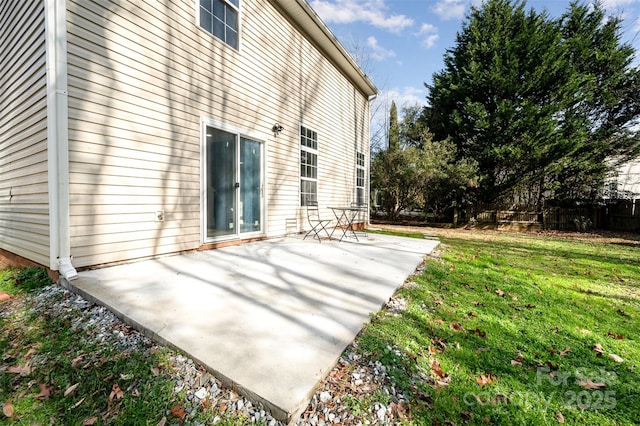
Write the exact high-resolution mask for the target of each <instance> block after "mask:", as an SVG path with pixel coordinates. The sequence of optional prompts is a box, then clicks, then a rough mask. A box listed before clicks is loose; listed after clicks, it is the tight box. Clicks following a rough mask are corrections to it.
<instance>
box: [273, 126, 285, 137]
mask: <svg viewBox="0 0 640 426" xmlns="http://www.w3.org/2000/svg"><path fill="white" fill-rule="evenodd" d="M283 130H284V127H282V126H281V125H280V124H279V123H276V124H274V125H273V127H272V128H271V131H272V132H273V135H274V136H278V133H280V132H281V131H283Z"/></svg>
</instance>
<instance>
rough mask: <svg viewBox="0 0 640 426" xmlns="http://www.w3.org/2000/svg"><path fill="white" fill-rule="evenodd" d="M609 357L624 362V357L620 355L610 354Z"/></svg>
mask: <svg viewBox="0 0 640 426" xmlns="http://www.w3.org/2000/svg"><path fill="white" fill-rule="evenodd" d="M609 358H611V359H612V360H614V361H615V362H624V359H622V358H621V357H620V356H618V355H616V354H609Z"/></svg>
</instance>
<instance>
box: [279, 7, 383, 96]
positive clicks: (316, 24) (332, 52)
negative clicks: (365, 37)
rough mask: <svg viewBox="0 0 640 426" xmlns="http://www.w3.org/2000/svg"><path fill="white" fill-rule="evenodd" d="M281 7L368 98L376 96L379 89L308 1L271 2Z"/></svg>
mask: <svg viewBox="0 0 640 426" xmlns="http://www.w3.org/2000/svg"><path fill="white" fill-rule="evenodd" d="M271 1H272V2H274V3H276V4H278V5H280V7H281V8H282V9H284V11H286V12H287V14H288V15H289V17H291V18H292V19H293V20H294V21H295V22H296V23H297V24H298V25H299V27H300V29H301V30H302V31H304V32H306V33H307V35H308V36H309V37H310V39H311V40H314V41H315V42H316V43H317V45H318V46H319V47H320V48H321V50H323V51H324V53H325V54H326V55H327V57H328V58H331V59H332V60H333V62H334V64H335V65H336V66H337V67H338V69H340V70H342V71H343V72H344V73H345V74H346V75H347V76H348V77H349V78H350V79H351V80H352V81H353V82H354V83H355V84H356V86H357V87H358V88H359V89H360V91H361V92H362V93H364V94H365V95H367V96H371V95H375V94H376V93H378V89H377V88H376V86H375V85H374V84H373V82H372V81H371V80H370V79H369V77H368V76H367V75H366V74H365V73H364V71H362V69H361V68H360V67H359V66H358V64H357V63H356V61H355V60H354V59H353V58H352V57H351V55H350V54H349V53H348V52H347V50H346V49H345V48H344V46H342V44H341V43H340V41H339V40H338V38H337V37H336V36H335V35H334V34H333V33H332V32H331V30H330V29H329V27H327V26H326V25H325V23H324V22H323V21H322V19H321V18H320V16H318V14H317V13H316V11H315V10H313V8H312V7H311V6H310V5H309V3H308V2H307V0H271Z"/></svg>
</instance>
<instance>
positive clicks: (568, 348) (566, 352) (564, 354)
mask: <svg viewBox="0 0 640 426" xmlns="http://www.w3.org/2000/svg"><path fill="white" fill-rule="evenodd" d="M570 350H571V348H570V347H568V346H567V347H566V348H565V349H564V350H563V351H560V356H566V355H567V354H568V353H569V351H570Z"/></svg>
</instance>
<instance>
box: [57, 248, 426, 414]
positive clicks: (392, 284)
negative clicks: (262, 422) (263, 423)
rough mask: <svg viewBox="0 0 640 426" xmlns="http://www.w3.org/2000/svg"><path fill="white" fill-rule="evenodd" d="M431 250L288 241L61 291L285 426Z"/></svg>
mask: <svg viewBox="0 0 640 426" xmlns="http://www.w3.org/2000/svg"><path fill="white" fill-rule="evenodd" d="M437 244H438V242H437V241H433V240H419V239H410V238H400V237H390V236H385V235H372V236H371V237H370V238H369V239H368V240H366V241H360V242H357V243H356V242H349V241H343V242H341V243H338V242H336V241H327V242H323V243H321V244H319V243H318V242H316V241H310V240H306V241H303V240H302V238H299V237H290V238H283V239H273V240H266V241H262V242H257V243H251V244H244V245H240V246H233V247H226V248H221V249H217V250H210V251H200V252H193V253H188V254H183V255H176V256H168V257H162V258H159V259H154V260H146V261H141V262H136V263H131V264H127V265H120V266H113V267H109V268H103V269H96V270H91V271H84V272H81V273H80V277H79V279H77V280H75V281H72V282H71V284H70V285H69V287H70V288H72V289H73V290H74V291H76V292H78V293H80V294H82V295H83V296H85V297H87V298H89V299H91V300H94V301H95V302H97V303H100V304H103V305H105V306H107V307H109V308H110V309H111V310H112V311H114V312H115V313H116V314H118V315H119V316H120V317H121V318H123V319H124V320H125V321H126V322H128V323H129V324H132V325H134V326H136V327H137V328H138V329H140V330H142V331H143V332H145V334H147V335H148V336H150V337H152V338H154V339H156V340H158V341H160V342H162V343H168V344H170V345H172V346H174V347H176V348H178V349H180V350H182V351H184V352H185V353H187V354H188V355H189V356H191V357H192V358H194V359H195V360H197V361H199V362H200V363H202V364H203V365H205V366H206V367H207V368H208V369H209V370H210V371H211V372H212V373H213V374H214V375H215V376H216V377H217V378H218V379H219V380H221V381H222V382H223V383H225V384H226V385H229V386H232V387H234V388H235V389H237V390H238V391H239V392H240V393H242V394H244V395H245V396H246V397H248V398H250V399H253V400H254V401H255V402H261V403H263V404H264V405H265V407H266V408H268V409H269V410H270V411H271V413H272V415H273V416H274V417H276V418H279V419H281V420H283V421H285V422H287V421H289V420H291V419H295V418H296V417H297V415H298V414H299V413H300V411H301V410H303V409H304V408H305V407H306V405H307V403H308V400H309V398H310V397H311V395H312V394H313V392H314V391H315V388H316V386H317V385H318V383H319V382H320V381H321V380H322V379H323V377H324V376H325V374H327V373H328V372H329V371H330V369H331V368H332V367H333V366H334V365H335V363H336V361H337V360H338V358H339V356H340V354H341V353H342V351H343V350H344V349H345V347H346V346H347V345H348V344H349V343H351V342H352V340H353V339H354V337H355V336H356V334H357V333H358V332H359V331H360V330H361V328H362V326H363V324H364V323H365V322H367V321H368V320H369V316H370V314H371V313H374V312H376V311H378V310H379V309H380V307H381V306H382V305H383V304H384V303H385V302H386V301H387V300H388V299H389V298H390V297H391V295H392V294H393V292H394V291H395V289H396V288H397V287H398V286H399V285H401V284H402V283H403V282H404V280H405V279H406V277H407V276H408V275H410V274H411V273H412V272H413V271H414V270H415V268H416V267H417V266H418V265H419V264H420V263H421V262H422V260H423V258H424V256H425V255H426V254H429V253H430V252H431V251H432V250H433V249H434V248H435V247H436V246H437ZM67 284H68V283H67Z"/></svg>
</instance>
